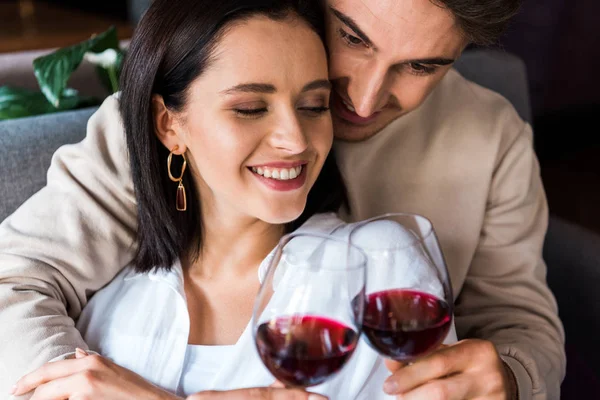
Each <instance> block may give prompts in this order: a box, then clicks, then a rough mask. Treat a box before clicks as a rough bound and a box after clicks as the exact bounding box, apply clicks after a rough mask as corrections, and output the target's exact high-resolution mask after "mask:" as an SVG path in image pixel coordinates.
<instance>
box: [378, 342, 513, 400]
mask: <svg viewBox="0 0 600 400" xmlns="http://www.w3.org/2000/svg"><path fill="white" fill-rule="evenodd" d="M386 366H387V367H388V369H389V370H390V372H392V376H390V377H389V378H388V379H387V380H386V381H385V383H384V391H385V392H386V393H387V394H390V395H397V396H398V397H397V398H398V399H402V400H421V399H423V400H430V399H439V400H463V399H482V400H483V399H486V400H512V399H513V398H515V397H514V396H515V394H516V393H517V388H516V382H515V380H514V376H513V375H512V371H511V370H510V369H509V367H508V366H507V365H506V364H505V363H504V362H503V361H502V359H500V356H499V355H498V352H497V351H496V348H495V347H494V345H493V344H492V343H491V342H488V341H485V340H474V339H473V340H463V341H460V342H458V343H455V344H453V345H450V346H443V347H441V348H440V349H438V350H437V351H435V352H434V353H433V354H430V355H428V356H426V357H423V358H422V359H417V361H415V362H414V363H413V364H411V365H407V366H403V365H402V364H401V363H396V362H393V361H386Z"/></svg>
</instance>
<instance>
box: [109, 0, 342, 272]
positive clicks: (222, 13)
mask: <svg viewBox="0 0 600 400" xmlns="http://www.w3.org/2000/svg"><path fill="white" fill-rule="evenodd" d="M322 12H323V10H322V5H321V4H320V1H318V0H295V1H294V0H218V1H214V0H177V1H173V0H155V1H154V2H153V3H152V5H151V6H150V8H149V9H148V11H147V12H146V14H145V15H144V17H143V18H142V20H141V21H140V24H139V25H138V27H137V28H136V31H135V35H134V37H133V39H132V41H131V44H130V48H129V51H128V54H127V57H126V60H125V64H124V66H123V73H122V75H121V88H122V91H121V95H120V111H121V115H122V118H123V124H124V127H125V132H126V135H127V147H128V150H129V156H130V164H131V171H132V175H133V183H134V188H135V196H136V200H137V204H138V209H137V211H138V217H137V220H138V247H137V253H136V256H135V260H134V264H135V267H136V270H138V271H140V272H148V271H151V270H153V269H165V270H169V269H170V268H171V265H172V264H173V263H174V262H175V260H176V259H177V258H179V257H183V256H187V257H191V258H192V259H193V258H195V257H197V256H198V254H199V251H200V248H201V245H202V232H203V230H202V219H201V214H200V207H199V206H200V204H199V199H198V197H197V189H196V187H195V185H194V181H193V178H192V176H191V174H190V173H186V174H185V176H184V178H183V179H184V183H185V187H186V196H187V198H188V204H189V206H188V210H187V211H186V212H178V211H176V207H175V193H176V186H177V184H176V183H173V182H172V181H171V180H170V179H169V177H168V174H167V168H166V165H167V164H166V160H167V157H168V155H169V151H168V150H167V149H166V148H165V147H164V146H163V145H162V143H160V141H159V140H158V138H157V137H156V134H155V129H154V118H153V115H152V107H151V99H152V95H154V94H159V95H161V96H162V98H163V99H164V102H165V105H166V106H167V108H168V109H170V110H173V111H175V112H177V111H182V110H183V108H184V106H185V103H186V95H187V92H188V88H189V87H190V85H191V84H192V82H193V81H194V80H195V79H196V78H197V77H198V76H199V75H201V74H202V72H203V71H204V70H206V68H207V66H208V65H209V64H210V62H211V56H212V54H213V51H214V50H215V47H216V46H218V43H219V38H220V37H221V36H222V35H223V34H224V32H225V30H226V28H227V27H228V26H231V24H232V23H234V22H236V21H241V20H244V19H247V18H250V17H252V16H255V15H263V16H267V17H268V18H271V19H274V20H284V19H285V18H289V17H293V18H296V19H298V20H300V21H303V22H304V23H306V24H307V25H308V26H310V27H311V28H312V29H313V30H314V31H315V32H316V33H317V34H318V35H319V36H320V37H321V39H322V40H323V37H324V31H325V29H324V26H323V24H324V18H323V14H322ZM265 40H267V41H268V40H269V38H265ZM175 158H178V159H179V158H181V157H175ZM174 164H175V163H174ZM178 168H179V165H173V171H178ZM188 171H189V169H188ZM345 201H346V192H345V188H344V185H343V182H342V178H341V175H340V173H339V170H338V168H337V165H336V163H335V159H334V155H333V152H331V153H330V155H329V157H328V158H327V160H326V161H325V164H324V166H323V170H322V171H321V174H320V175H319V178H318V179H317V181H316V183H315V185H314V186H313V188H312V190H311V191H310V193H309V195H308V200H307V205H306V208H305V210H304V212H303V213H302V215H301V216H300V217H299V218H298V219H297V220H296V221H293V222H291V223H290V224H288V225H287V226H286V229H287V231H291V230H293V229H295V228H297V227H298V226H300V225H301V224H302V223H304V222H305V221H306V220H307V219H308V218H309V217H310V216H312V215H313V214H315V213H318V212H326V211H337V210H338V209H339V208H340V206H341V205H342V204H343V203H345Z"/></svg>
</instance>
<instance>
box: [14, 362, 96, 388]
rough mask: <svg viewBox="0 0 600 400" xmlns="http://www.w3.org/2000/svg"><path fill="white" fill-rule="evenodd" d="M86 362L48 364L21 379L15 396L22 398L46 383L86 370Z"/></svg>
mask: <svg viewBox="0 0 600 400" xmlns="http://www.w3.org/2000/svg"><path fill="white" fill-rule="evenodd" d="M86 362H87V360H86V359H85V358H82V359H75V360H62V361H56V362H51V363H46V364H44V365H42V366H41V367H40V368H38V369H36V370H35V371H33V372H30V373H29V374H27V375H25V376H23V377H22V378H21V379H19V381H18V382H17V383H16V384H15V386H16V390H15V392H14V395H15V396H20V395H22V394H24V393H27V392H30V391H32V390H33V389H35V388H37V387H38V386H40V385H42V384H44V383H46V382H49V381H53V380H55V379H60V378H64V377H67V376H69V375H73V374H75V373H77V372H80V371H82V370H83V369H85V366H86V365H87V364H86Z"/></svg>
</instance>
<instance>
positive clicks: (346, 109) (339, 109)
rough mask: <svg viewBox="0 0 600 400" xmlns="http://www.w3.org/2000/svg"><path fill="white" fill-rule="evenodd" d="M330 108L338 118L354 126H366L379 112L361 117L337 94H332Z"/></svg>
mask: <svg viewBox="0 0 600 400" xmlns="http://www.w3.org/2000/svg"><path fill="white" fill-rule="evenodd" d="M332 106H333V109H334V111H335V114H336V115H337V116H338V117H340V118H341V119H343V120H344V121H346V122H348V123H351V124H354V125H368V124H370V123H371V122H373V121H374V120H375V119H376V118H377V116H378V115H379V112H376V113H373V114H371V115H369V116H368V117H361V116H360V115H358V114H357V113H356V110H355V108H354V106H353V105H352V104H351V103H350V102H349V101H347V100H345V99H344V98H342V96H340V95H339V94H338V93H337V92H334V93H333V97H332Z"/></svg>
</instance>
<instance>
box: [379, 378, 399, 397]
mask: <svg viewBox="0 0 600 400" xmlns="http://www.w3.org/2000/svg"><path fill="white" fill-rule="evenodd" d="M383 391H384V392H386V393H387V394H396V392H397V391H398V384H397V383H396V382H395V381H393V380H387V381H385V382H383Z"/></svg>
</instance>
